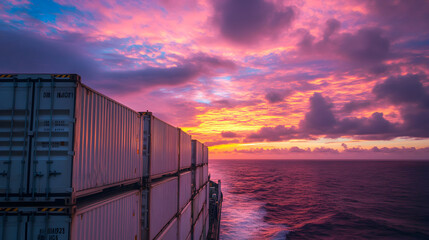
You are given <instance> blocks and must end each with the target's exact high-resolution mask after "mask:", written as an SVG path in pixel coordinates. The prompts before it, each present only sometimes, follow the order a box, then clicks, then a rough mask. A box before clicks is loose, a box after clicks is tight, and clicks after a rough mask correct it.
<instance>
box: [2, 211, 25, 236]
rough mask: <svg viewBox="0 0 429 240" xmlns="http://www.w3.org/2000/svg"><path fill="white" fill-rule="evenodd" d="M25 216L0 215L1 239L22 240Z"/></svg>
mask: <svg viewBox="0 0 429 240" xmlns="http://www.w3.org/2000/svg"><path fill="white" fill-rule="evenodd" d="M26 222H27V216H22V215H17V214H14V215H7V214H4V215H0V239H2V240H24V239H25V223H26Z"/></svg>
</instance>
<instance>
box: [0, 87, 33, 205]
mask: <svg viewBox="0 0 429 240" xmlns="http://www.w3.org/2000/svg"><path fill="white" fill-rule="evenodd" d="M32 98H33V83H32V82H30V81H20V82H17V80H7V82H6V81H3V80H1V81H0V194H1V197H0V199H1V200H8V199H9V198H10V197H11V196H13V195H15V196H16V195H22V194H24V193H26V191H27V166H28V158H29V156H28V155H29V145H30V144H29V136H28V133H29V128H30V118H31V101H32Z"/></svg>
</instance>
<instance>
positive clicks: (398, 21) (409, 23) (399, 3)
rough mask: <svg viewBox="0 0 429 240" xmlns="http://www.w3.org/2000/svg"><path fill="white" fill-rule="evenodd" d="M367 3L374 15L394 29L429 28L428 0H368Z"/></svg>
mask: <svg viewBox="0 0 429 240" xmlns="http://www.w3.org/2000/svg"><path fill="white" fill-rule="evenodd" d="M366 5H367V8H368V10H369V11H370V13H371V14H372V15H373V17H374V18H375V19H376V20H377V21H381V22H382V23H384V24H386V25H388V26H390V27H391V28H392V31H396V32H397V31H398V30H400V31H401V32H410V31H411V32H419V33H420V32H421V31H422V30H423V31H426V32H427V30H428V29H429V14H428V12H429V2H428V1H427V0H396V1H380V0H367V1H366Z"/></svg>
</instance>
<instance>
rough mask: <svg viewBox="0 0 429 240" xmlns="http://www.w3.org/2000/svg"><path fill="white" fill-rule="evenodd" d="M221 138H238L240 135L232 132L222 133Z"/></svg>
mask: <svg viewBox="0 0 429 240" xmlns="http://www.w3.org/2000/svg"><path fill="white" fill-rule="evenodd" d="M221 136H222V137H223V138H236V137H238V134H237V133H235V132H231V131H226V132H221Z"/></svg>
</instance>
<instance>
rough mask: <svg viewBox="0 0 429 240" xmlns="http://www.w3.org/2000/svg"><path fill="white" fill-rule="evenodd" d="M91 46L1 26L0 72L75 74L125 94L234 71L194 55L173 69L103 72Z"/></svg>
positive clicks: (220, 61) (77, 40) (119, 58)
mask: <svg viewBox="0 0 429 240" xmlns="http://www.w3.org/2000/svg"><path fill="white" fill-rule="evenodd" d="M67 36H69V38H67ZM94 44H95V43H88V42H86V41H85V38H83V37H77V36H76V35H75V34H63V35H62V37H61V38H60V39H50V38H47V37H41V36H39V35H36V34H34V33H30V32H27V31H16V30H14V29H11V28H9V27H7V26H2V25H0V52H2V54H1V55H0V71H1V72H14V73H46V72H53V73H78V74H80V75H81V76H82V77H83V79H85V82H86V83H88V84H90V85H91V86H95V87H97V88H99V89H103V90H108V91H109V92H115V93H128V92H135V91H139V90H141V89H143V88H145V89H147V88H151V87H154V86H177V85H180V84H183V83H185V82H189V81H192V80H194V79H196V78H198V77H201V76H213V75H216V74H218V73H219V72H222V71H234V70H235V68H236V65H235V64H234V62H232V61H229V60H226V59H223V58H219V57H216V56H211V55H207V54H195V55H192V56H190V57H189V58H187V59H179V60H180V61H181V62H179V63H178V64H177V66H176V67H164V68H162V67H159V68H156V67H145V68H141V69H137V70H134V69H133V70H116V71H111V70H106V69H105V67H104V66H103V63H102V62H98V61H95V60H93V57H92V56H90V55H88V51H89V49H91V47H94ZM100 44H101V45H104V44H105V43H104V42H101V43H100ZM105 59H106V58H105ZM129 61H130V60H128V59H127V58H125V57H123V56H121V55H118V54H113V55H111V56H110V57H108V58H107V62H112V63H114V64H118V63H119V62H122V63H124V62H129Z"/></svg>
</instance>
